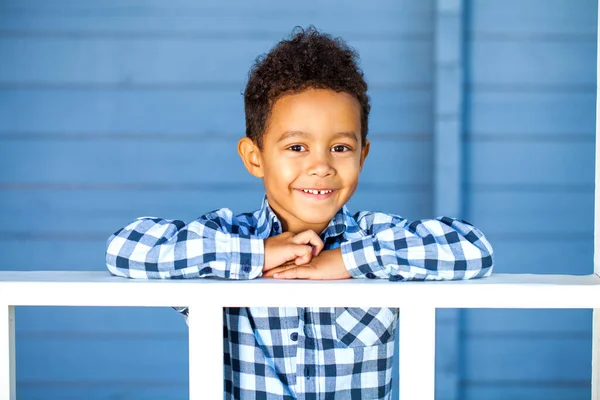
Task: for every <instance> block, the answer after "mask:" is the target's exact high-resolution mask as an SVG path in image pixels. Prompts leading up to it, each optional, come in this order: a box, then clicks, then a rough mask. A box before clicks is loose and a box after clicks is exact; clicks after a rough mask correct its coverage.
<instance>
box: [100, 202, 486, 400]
mask: <svg viewBox="0 0 600 400" xmlns="http://www.w3.org/2000/svg"><path fill="white" fill-rule="evenodd" d="M280 233H282V231H281V223H280V221H279V220H278V218H277V216H276V215H275V213H274V212H273V211H272V210H271V208H270V207H269V204H268V201H267V199H266V198H265V199H264V201H263V204H262V207H261V208H260V209H259V210H257V211H255V212H254V213H246V214H238V215H234V214H233V213H232V212H231V210H229V209H226V208H223V209H220V210H216V211H213V212H210V213H208V214H205V215H203V216H201V217H200V218H198V219H197V220H195V221H192V222H190V223H189V224H185V223H184V222H182V221H178V220H165V219H159V218H153V217H143V218H138V219H137V220H135V221H134V222H132V223H131V224H129V225H127V226H126V227H124V228H123V229H121V230H119V231H117V232H116V233H115V234H113V235H112V236H111V237H110V238H109V240H108V244H107V251H106V262H107V266H108V269H109V270H110V272H111V273H112V274H114V275H117V276H123V277H129V278H142V279H177V278H203V277H219V278H225V279H255V278H259V277H260V276H261V275H262V267H263V264H264V239H266V238H268V237H270V236H274V235H278V234H280ZM320 236H321V239H322V240H323V243H325V250H331V249H335V248H340V247H341V251H342V257H343V260H344V264H345V266H346V268H347V269H348V272H349V273H350V274H351V275H352V277H354V278H367V279H377V278H378V279H389V280H391V281H406V280H451V279H470V278H479V277H484V276H488V275H490V274H491V272H492V267H493V260H492V253H493V251H492V247H491V246H490V244H489V242H488V241H487V240H486V239H485V237H484V236H483V234H482V233H481V231H479V230H478V229H476V228H475V227H473V226H472V225H470V224H469V223H467V222H465V221H461V220H458V219H452V218H447V217H440V218H436V219H430V220H418V221H414V222H410V221H407V220H406V219H404V218H402V217H399V216H396V215H390V214H384V213H377V212H359V213H357V214H354V215H352V214H350V213H349V211H348V210H347V208H346V207H345V206H344V207H343V208H342V209H340V210H339V211H338V212H337V214H336V215H335V216H334V217H333V219H332V220H331V222H330V223H329V225H328V226H327V227H326V228H325V230H324V231H323V232H322V233H321V235H320ZM178 311H180V312H181V313H183V314H184V315H187V309H186V308H185V307H182V308H179V309H178ZM223 313H224V315H223V322H224V330H223V332H224V334H223V336H224V337H223V340H224V349H225V354H224V359H225V363H224V376H225V398H226V399H234V398H235V399H240V398H242V399H317V398H321V399H333V398H334V397H335V398H338V399H339V398H342V399H346V398H348V399H350V398H351V399H390V398H391V389H392V358H393V351H394V332H395V329H396V325H397V320H398V309H392V308H369V309H362V308H302V307H301V308H266V307H249V308H225V309H224V310H223Z"/></svg>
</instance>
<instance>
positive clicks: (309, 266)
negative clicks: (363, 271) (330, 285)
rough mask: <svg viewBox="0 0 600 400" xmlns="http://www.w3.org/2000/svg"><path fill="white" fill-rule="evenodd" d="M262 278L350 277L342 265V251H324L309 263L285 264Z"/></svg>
mask: <svg viewBox="0 0 600 400" xmlns="http://www.w3.org/2000/svg"><path fill="white" fill-rule="evenodd" d="M263 277H273V278H276V279H348V278H351V277H352V276H351V275H350V273H349V272H348V270H347V269H346V266H345V265H344V260H343V259H342V250H341V249H339V248H338V249H335V250H325V251H322V252H321V253H320V254H319V255H318V256H315V257H313V259H312V261H310V262H309V263H306V264H303V265H298V264H294V263H291V262H289V263H286V264H284V265H281V266H279V267H276V268H273V269H271V270H270V271H269V272H267V273H266V274H263Z"/></svg>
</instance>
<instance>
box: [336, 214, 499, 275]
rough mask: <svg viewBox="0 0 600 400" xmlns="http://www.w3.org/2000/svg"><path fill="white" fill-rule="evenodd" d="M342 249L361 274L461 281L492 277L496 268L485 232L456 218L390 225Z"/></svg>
mask: <svg viewBox="0 0 600 400" xmlns="http://www.w3.org/2000/svg"><path fill="white" fill-rule="evenodd" d="M341 248H342V255H343V258H344V263H345V264H346V265H347V267H348V271H349V272H350V274H351V275H352V276H353V277H355V278H370V279H375V278H383V279H390V280H395V281H403V280H458V279H472V278H480V277H484V276H488V275H490V274H491V272H492V269H493V250H492V247H491V245H490V244H489V242H488V241H487V239H486V238H485V237H484V235H483V233H482V232H481V231H479V230H478V229H476V228H475V227H473V226H472V225H470V224H467V223H465V222H463V221H459V220H455V219H450V218H441V219H437V220H425V221H417V222H413V223H411V224H403V225H402V224H398V225H397V226H390V227H389V228H388V229H385V230H381V231H379V232H377V233H375V234H373V235H371V236H366V237H364V238H361V239H360V240H357V241H353V242H346V243H343V244H342V246H341Z"/></svg>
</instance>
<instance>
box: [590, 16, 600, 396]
mask: <svg viewBox="0 0 600 400" xmlns="http://www.w3.org/2000/svg"><path fill="white" fill-rule="evenodd" d="M597 6H598V5H597ZM597 26H598V27H600V7H598V20H597ZM596 33H597V35H598V39H597V43H596V190H595V193H594V273H595V274H596V275H600V162H599V161H598V158H599V155H600V135H599V133H600V85H598V82H599V81H600V29H598V30H597V32H596ZM593 321H594V323H593V328H592V329H593V340H592V400H600V308H594V319H593Z"/></svg>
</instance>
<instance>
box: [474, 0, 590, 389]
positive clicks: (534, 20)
mask: <svg viewBox="0 0 600 400" xmlns="http://www.w3.org/2000/svg"><path fill="white" fill-rule="evenodd" d="M469 5H470V7H469V12H470V14H471V18H470V22H471V26H470V29H471V30H472V31H474V32H486V33H493V34H503V35H507V36H508V39H510V38H511V36H512V35H515V34H521V35H536V36H535V38H540V36H541V35H546V36H547V37H549V38H548V39H547V40H552V38H554V37H556V36H557V35H564V36H567V35H570V36H574V37H575V39H577V38H585V39H588V40H591V41H595V40H596V38H595V36H596V29H597V28H596V25H597V11H596V10H597V2H596V1H595V0H578V1H577V2H576V3H574V2H573V1H571V0H529V1H521V0H472V1H470V2H469ZM512 37H513V39H512V40H522V36H518V37H516V38H515V37H514V36H512ZM542 38H543V36H542ZM481 398H484V397H481ZM485 398H487V397H485ZM532 398H538V397H532ZM540 398H542V397H540ZM565 398H567V397H565Z"/></svg>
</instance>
